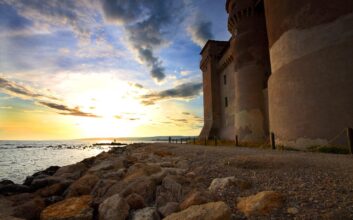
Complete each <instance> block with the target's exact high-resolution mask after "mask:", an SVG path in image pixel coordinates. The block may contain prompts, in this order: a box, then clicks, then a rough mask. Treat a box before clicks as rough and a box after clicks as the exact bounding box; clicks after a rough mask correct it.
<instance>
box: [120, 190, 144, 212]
mask: <svg viewBox="0 0 353 220" xmlns="http://www.w3.org/2000/svg"><path fill="white" fill-rule="evenodd" d="M125 200H126V202H127V203H128V204H129V206H130V208H131V209H142V208H144V207H145V206H146V205H145V202H144V199H143V197H142V196H140V195H138V194H136V193H132V194H130V195H128V196H127V197H126V198H125Z"/></svg>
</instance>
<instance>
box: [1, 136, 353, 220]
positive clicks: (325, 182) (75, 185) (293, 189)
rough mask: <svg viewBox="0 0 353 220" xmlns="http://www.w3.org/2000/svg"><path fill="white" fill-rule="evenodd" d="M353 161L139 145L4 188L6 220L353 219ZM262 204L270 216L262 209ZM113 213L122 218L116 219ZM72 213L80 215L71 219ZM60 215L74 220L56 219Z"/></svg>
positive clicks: (311, 155) (53, 169) (348, 158)
mask: <svg viewBox="0 0 353 220" xmlns="http://www.w3.org/2000/svg"><path fill="white" fill-rule="evenodd" d="M352 160H353V158H352V157H351V156H350V155H332V154H318V153H304V152H289V151H288V152H287V151H270V150H262V149H251V148H235V147H221V146H219V147H212V146H200V145H186V144H185V145H176V144H167V143H155V144H132V145H128V146H126V147H124V148H119V147H117V148H112V149H111V150H110V151H108V152H102V153H100V154H99V155H97V156H95V157H91V158H87V159H84V160H83V161H81V162H78V163H76V164H72V165H68V166H64V167H60V168H59V167H49V168H48V169H46V170H45V171H41V172H38V173H36V174H34V175H33V176H32V177H30V178H27V181H26V184H25V185H20V184H12V183H11V182H8V181H7V182H6V181H5V182H4V181H2V182H1V183H0V218H1V219H16V218H17V219H43V220H44V219H70V218H71V219H79V218H78V217H79V216H81V217H82V216H83V217H84V218H81V219H144V218H141V216H149V217H150V218H145V219H163V218H166V219H178V218H179V219H180V218H181V217H182V218H183V219H185V218H186V219H188V217H185V216H190V215H189V214H190V213H194V214H195V215H198V219H203V217H205V216H213V217H214V219H216V217H217V216H218V217H219V216H221V217H222V219H231V218H232V219H247V217H249V218H252V217H259V218H261V217H262V218H265V219H267V218H272V219H284V218H285V219H294V218H299V219H315V218H324V219H337V216H339V217H340V218H341V219H352V218H353V199H352V198H353V190H352V189H353V181H352V179H353V163H352ZM255 202H256V203H257V204H259V203H260V204H262V208H261V207H260V208H259V207H257V208H254V207H253V206H252V205H251V204H252V203H255ZM112 206H114V207H115V206H116V207H115V208H114V209H118V210H119V212H118V213H114V212H113V213H112V211H111V210H112ZM68 207H75V208H74V209H75V210H74V211H72V210H71V211H70V212H69V211H67V213H66V214H65V215H63V213H65V210H66V208H68ZM58 210H61V211H60V212H58ZM212 210H213V211H212ZM188 213H189V214H188ZM59 214H60V215H63V216H66V217H62V218H59V217H58V216H56V217H55V215H59ZM10 216H12V217H10ZM109 216H110V217H111V218H110V217H109ZM112 216H113V217H112ZM117 216H118V217H119V216H120V217H119V218H118V217H117ZM190 219H191V218H190ZM209 219H212V218H209Z"/></svg>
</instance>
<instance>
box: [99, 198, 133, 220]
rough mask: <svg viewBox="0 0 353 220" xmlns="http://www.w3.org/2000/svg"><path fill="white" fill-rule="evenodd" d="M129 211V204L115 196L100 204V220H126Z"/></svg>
mask: <svg viewBox="0 0 353 220" xmlns="http://www.w3.org/2000/svg"><path fill="white" fill-rule="evenodd" d="M129 209H130V207H129V205H128V204H127V202H126V201H125V200H124V199H123V198H122V197H120V196H119V194H115V195H113V196H111V197H109V198H108V199H106V200H104V202H103V203H102V204H100V206H99V220H125V219H126V218H127V217H128V215H129Z"/></svg>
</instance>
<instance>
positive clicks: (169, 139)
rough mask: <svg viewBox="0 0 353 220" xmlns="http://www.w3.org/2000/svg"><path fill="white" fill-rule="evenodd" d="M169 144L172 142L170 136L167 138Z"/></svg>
mask: <svg viewBox="0 0 353 220" xmlns="http://www.w3.org/2000/svg"><path fill="white" fill-rule="evenodd" d="M168 141H169V144H170V143H171V142H172V138H171V137H170V136H169V138H168Z"/></svg>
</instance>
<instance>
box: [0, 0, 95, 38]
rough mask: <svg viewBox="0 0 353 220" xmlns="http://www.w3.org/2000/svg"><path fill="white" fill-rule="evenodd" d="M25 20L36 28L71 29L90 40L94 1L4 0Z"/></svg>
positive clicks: (93, 20)
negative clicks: (31, 22)
mask: <svg viewBox="0 0 353 220" xmlns="http://www.w3.org/2000/svg"><path fill="white" fill-rule="evenodd" d="M3 2H4V3H5V4H7V5H8V6H11V7H13V8H15V9H16V11H17V12H18V14H20V15H21V16H22V17H24V18H25V19H28V20H31V21H33V22H35V23H34V24H33V25H36V28H41V29H45V28H48V27H54V28H57V27H59V26H60V27H65V28H67V27H70V28H71V29H72V30H73V31H74V32H75V34H76V35H77V36H78V37H80V38H86V39H89V36H90V32H91V29H92V28H93V27H94V24H95V19H94V18H93V17H94V15H95V14H96V13H95V10H94V7H93V6H94V4H93V2H94V1H91V0H85V1H82V0H81V1H72V0H50V1H42V0H3Z"/></svg>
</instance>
